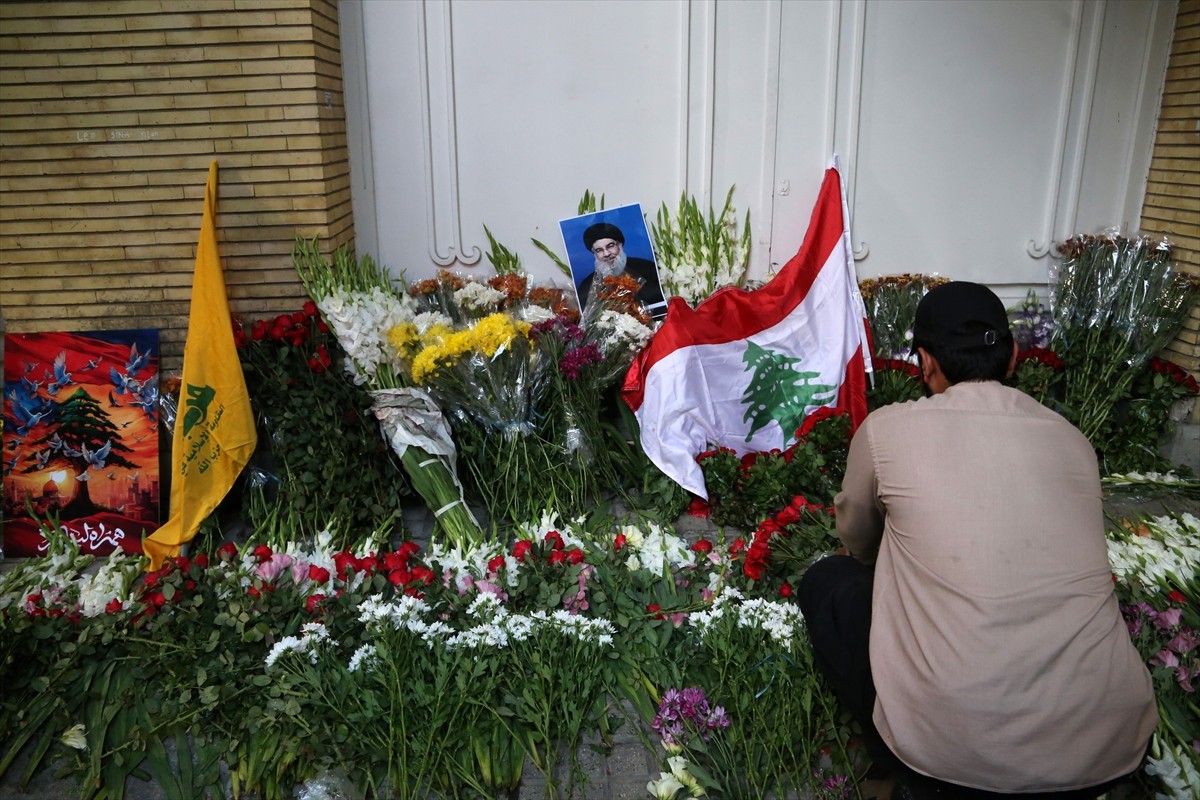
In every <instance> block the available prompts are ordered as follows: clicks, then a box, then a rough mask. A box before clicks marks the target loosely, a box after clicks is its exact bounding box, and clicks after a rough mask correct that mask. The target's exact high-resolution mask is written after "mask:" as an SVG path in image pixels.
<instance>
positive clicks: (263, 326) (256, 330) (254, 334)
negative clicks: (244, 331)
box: [250, 319, 267, 342]
mask: <svg viewBox="0 0 1200 800" xmlns="http://www.w3.org/2000/svg"><path fill="white" fill-rule="evenodd" d="M266 335H267V323H266V322H264V321H263V320H261V319H260V320H259V321H258V322H256V323H254V324H253V325H252V326H251V327H250V338H251V339H252V340H254V341H256V342H261V341H262V340H263V339H264V338H266Z"/></svg>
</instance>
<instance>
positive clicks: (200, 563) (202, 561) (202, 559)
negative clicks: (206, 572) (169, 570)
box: [192, 553, 208, 569]
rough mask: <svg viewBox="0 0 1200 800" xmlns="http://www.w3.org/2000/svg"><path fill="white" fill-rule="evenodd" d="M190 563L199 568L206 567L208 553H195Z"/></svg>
mask: <svg viewBox="0 0 1200 800" xmlns="http://www.w3.org/2000/svg"><path fill="white" fill-rule="evenodd" d="M192 563H193V564H195V565H196V566H197V567H200V569H208V553H196V557H195V558H193V559H192Z"/></svg>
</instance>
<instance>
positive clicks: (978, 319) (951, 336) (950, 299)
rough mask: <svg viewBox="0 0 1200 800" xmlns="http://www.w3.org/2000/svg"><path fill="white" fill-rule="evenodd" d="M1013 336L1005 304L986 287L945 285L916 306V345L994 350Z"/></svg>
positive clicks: (933, 290) (927, 295)
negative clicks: (990, 348)
mask: <svg viewBox="0 0 1200 800" xmlns="http://www.w3.org/2000/svg"><path fill="white" fill-rule="evenodd" d="M964 328H965V330H964ZM1011 337H1012V334H1011V332H1010V331H1009V327H1008V312H1007V311H1006V310H1005V308H1004V303H1002V302H1000V298H999V297H997V296H996V294H995V292H993V291H992V290H991V289H989V288H987V287H986V286H984V285H983V284H979V283H970V282H968V281H951V282H950V283H943V284H942V285H941V286H935V287H933V288H932V289H930V290H929V291H928V292H927V293H926V294H925V296H924V297H922V298H921V302H920V303H918V304H917V316H916V320H915V321H914V323H913V345H914V346H919V347H927V346H929V345H933V346H935V347H936V346H941V347H953V348H960V347H991V346H993V345H996V344H1003V343H1006V342H1008V341H1011Z"/></svg>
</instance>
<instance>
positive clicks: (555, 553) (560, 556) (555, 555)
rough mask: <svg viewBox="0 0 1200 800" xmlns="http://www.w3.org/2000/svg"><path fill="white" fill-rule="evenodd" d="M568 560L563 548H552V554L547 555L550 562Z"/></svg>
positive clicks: (547, 560)
mask: <svg viewBox="0 0 1200 800" xmlns="http://www.w3.org/2000/svg"><path fill="white" fill-rule="evenodd" d="M566 560H567V554H566V553H565V552H563V551H562V550H551V551H550V555H548V556H547V557H546V563H548V564H562V563H565V562H566Z"/></svg>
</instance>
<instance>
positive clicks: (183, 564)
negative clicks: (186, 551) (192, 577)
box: [171, 556, 192, 572]
mask: <svg viewBox="0 0 1200 800" xmlns="http://www.w3.org/2000/svg"><path fill="white" fill-rule="evenodd" d="M171 563H172V564H174V565H175V568H176V569H178V570H179V571H180V572H187V571H188V570H189V569H191V566H192V562H191V559H189V558H188V557H187V556H175V557H174V558H172V559H171Z"/></svg>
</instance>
